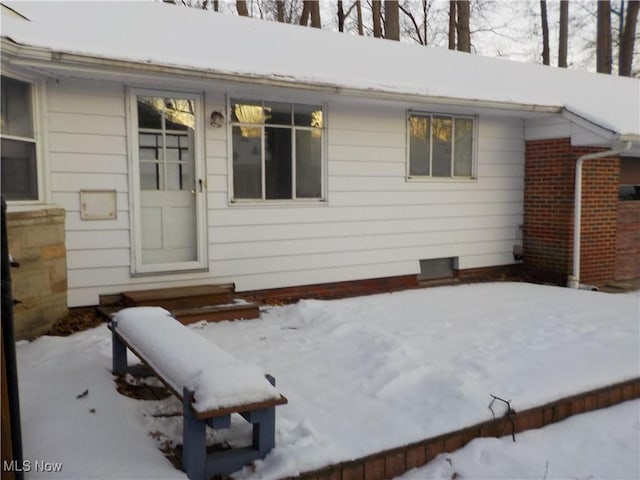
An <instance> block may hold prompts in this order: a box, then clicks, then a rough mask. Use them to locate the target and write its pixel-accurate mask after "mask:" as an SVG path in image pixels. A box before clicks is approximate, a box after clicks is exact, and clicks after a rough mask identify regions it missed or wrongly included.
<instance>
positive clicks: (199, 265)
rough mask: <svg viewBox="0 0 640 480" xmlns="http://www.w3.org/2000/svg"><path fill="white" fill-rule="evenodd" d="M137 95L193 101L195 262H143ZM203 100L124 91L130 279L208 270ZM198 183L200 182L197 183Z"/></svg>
mask: <svg viewBox="0 0 640 480" xmlns="http://www.w3.org/2000/svg"><path fill="white" fill-rule="evenodd" d="M138 96H155V97H167V98H186V99H189V100H194V102H195V111H196V112H195V132H194V173H195V179H196V182H197V183H199V185H201V186H202V188H201V189H200V188H196V189H195V192H196V193H195V199H196V202H195V208H196V214H195V218H196V242H197V245H196V260H195V261H188V262H174V263H161V264H147V265H145V264H143V263H142V235H141V228H142V227H141V225H142V219H141V193H140V162H139V158H138V110H137V97H138ZM203 106H204V98H203V95H202V94H201V93H193V92H181V91H173V90H155V89H142V88H127V89H126V111H127V116H126V119H127V150H128V152H127V153H128V168H129V212H130V218H129V232H130V242H131V243H130V245H131V249H130V250H131V260H130V270H131V275H132V276H138V275H148V274H170V273H189V272H196V271H200V272H201V271H207V270H208V260H207V198H206V197H207V182H206V169H205V152H204V126H205V122H204V120H203ZM200 180H201V183H200Z"/></svg>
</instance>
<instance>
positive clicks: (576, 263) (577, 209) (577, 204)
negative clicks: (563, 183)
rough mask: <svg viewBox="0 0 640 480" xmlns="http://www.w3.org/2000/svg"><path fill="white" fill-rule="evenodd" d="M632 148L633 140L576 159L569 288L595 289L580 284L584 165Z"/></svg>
mask: <svg viewBox="0 0 640 480" xmlns="http://www.w3.org/2000/svg"><path fill="white" fill-rule="evenodd" d="M630 148H631V142H626V143H625V144H624V145H623V146H621V147H617V148H612V149H610V150H605V151H604V152H597V153H589V154H587V155H582V156H581V157H578V159H577V160H576V178H575V188H574V197H573V205H574V208H573V271H572V274H571V275H570V276H569V279H568V281H567V287H569V288H585V289H587V290H594V289H596V288H595V287H592V286H590V285H581V284H580V240H581V232H580V227H581V222H582V166H583V164H584V162H586V161H587V160H596V159H598V158H604V157H612V156H615V155H618V154H620V153H622V152H626V151H627V150H629V149H630Z"/></svg>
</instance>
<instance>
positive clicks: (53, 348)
mask: <svg viewBox="0 0 640 480" xmlns="http://www.w3.org/2000/svg"><path fill="white" fill-rule="evenodd" d="M639 320H640V304H639V297H638V293H637V292H635V293H633V294H623V295H610V294H605V293H598V292H588V291H577V290H570V289H566V288H556V287H545V286H539V285H528V284H523V283H495V284H480V285H462V286H456V287H442V288H433V289H424V290H414V291H406V292H399V293H394V294H385V295H375V296H370V297H359V298H352V299H345V300H337V301H330V302H327V301H315V300H307V301H301V302H299V303H297V304H295V305H289V306H284V307H273V308H269V309H267V310H266V311H264V312H263V314H262V318H261V319H260V320H252V321H246V322H224V323H219V324H204V323H202V324H198V325H195V326H193V327H192V328H193V329H194V331H196V332H198V333H199V334H201V335H203V336H204V337H205V338H207V339H208V340H210V341H212V342H215V343H216V344H217V345H218V346H220V347H222V348H224V349H225V350H227V351H229V352H231V353H233V354H234V355H235V356H237V357H238V358H240V359H243V360H246V361H249V362H252V363H255V364H257V365H259V366H260V367H261V368H262V369H263V370H264V372H266V373H270V374H272V375H274V376H275V377H276V379H277V387H278V390H280V391H281V392H282V393H283V394H284V395H286V396H287V397H288V399H289V404H288V405H285V406H281V407H278V408H277V440H276V442H277V446H276V448H275V450H273V451H272V452H271V454H270V455H269V456H268V457H267V458H266V459H265V461H263V462H258V463H257V464H256V470H255V471H249V470H248V469H246V470H245V471H243V472H240V473H238V474H237V475H236V476H237V477H239V478H280V477H282V476H286V475H293V474H296V473H299V472H304V471H309V470H313V469H316V468H319V467H322V466H325V465H329V464H333V463H337V462H341V461H345V460H350V459H353V458H358V457H362V456H364V455H368V454H371V453H374V452H377V451H380V450H383V449H388V448H392V447H397V446H401V445H404V444H407V443H410V442H413V441H417V440H421V439H424V438H427V437H432V436H435V435H438V434H441V433H444V432H448V431H451V430H456V429H459V428H462V427H464V426H468V425H470V424H474V423H478V422H481V421H483V420H487V419H489V418H491V413H490V411H489V410H488V408H487V406H488V404H489V401H490V400H491V397H490V394H495V395H499V396H501V397H502V398H508V399H510V400H511V403H512V406H513V407H514V408H515V409H516V410H522V409H526V408H529V407H533V406H536V405H540V404H543V403H546V402H548V401H551V400H555V399H557V398H560V397H564V396H568V395H571V394H574V393H578V392H581V391H585V390H590V389H594V388H597V387H602V386H605V385H608V384H611V383H615V382H620V381H623V380H628V379H631V378H634V377H638V376H640V331H639V324H640V321H639ZM110 368H111V338H110V333H109V331H108V330H107V328H106V326H104V325H103V326H100V327H98V328H96V329H94V330H91V331H86V332H82V333H78V334H75V335H73V336H72V337H68V338H58V337H42V338H40V339H38V340H36V341H34V342H31V343H26V342H21V343H20V344H19V345H18V369H19V377H20V394H21V408H22V417H23V437H24V453H25V458H26V459H30V460H32V461H36V460H38V461H49V462H62V463H63V464H64V468H63V470H62V472H60V473H58V474H57V478H78V479H80V478H96V479H98V478H100V479H102V478H132V479H137V478H185V477H184V475H183V474H182V473H181V472H180V471H178V470H175V469H174V468H173V467H172V466H171V465H170V464H169V462H168V461H167V460H165V458H164V457H163V455H162V453H161V452H160V451H159V450H158V449H157V444H156V440H154V439H153V438H152V437H151V436H150V435H149V433H150V432H158V433H156V434H155V436H156V437H158V438H159V440H161V441H162V440H166V439H169V440H173V439H177V438H179V436H180V425H179V423H178V420H177V419H176V418H175V417H157V416H154V414H157V413H160V412H167V411H172V410H176V409H177V407H176V402H175V401H174V400H173V399H170V400H165V401H162V402H156V401H146V402H145V401H139V400H133V399H130V398H127V397H124V396H121V395H120V394H118V393H117V392H116V390H115V388H114V383H113V380H112V375H111V373H110ZM85 390H88V391H89V392H88V394H87V395H86V396H83V397H81V398H76V396H77V395H78V394H81V393H83V392H84V391H85ZM639 405H640V404H639V402H637V401H635V402H628V403H627V404H625V405H624V406H620V407H613V408H611V409H608V410H607V412H609V413H608V414H609V415H610V416H612V418H615V419H616V420H617V421H620V422H622V423H621V424H624V425H631V427H629V428H627V429H622V428H619V429H617V430H620V432H619V434H620V435H623V436H624V438H618V437H614V436H612V435H601V436H600V440H601V442H609V443H611V442H613V445H614V446H610V448H605V447H604V446H600V445H596V446H595V447H593V448H595V450H596V451H600V452H615V453H616V454H619V455H622V456H623V457H625V458H627V460H628V461H627V462H626V463H624V462H623V464H624V465H627V467H625V468H626V469H625V470H624V471H623V472H620V471H619V470H617V469H618V468H619V467H620V466H619V464H620V462H619V461H618V459H617V457H616V456H615V455H613V453H612V459H611V468H612V469H613V468H616V470H607V469H606V465H607V463H606V460H607V459H606V458H605V459H602V462H603V463H601V465H603V469H604V470H603V472H604V473H597V472H591V473H594V474H596V475H602V476H601V477H598V476H596V477H594V478H606V477H609V478H611V477H627V478H637V477H638V473H639V471H640V467H639V466H638V458H637V452H638V450H639V447H640V445H639V441H638V433H639V431H640V413H639V411H638V408H639ZM611 412H614V413H611ZM616 412H617V413H616ZM601 414H602V412H596V413H591V414H586V415H584V416H581V417H576V418H574V419H570V420H569V421H567V422H563V423H562V424H558V425H554V426H551V427H547V428H545V429H542V430H539V431H536V432H526V433H523V434H520V436H519V441H518V443H517V444H516V445H517V446H513V445H511V444H510V443H509V442H511V440H510V437H509V438H508V439H507V440H508V441H507V440H494V439H479V440H476V441H474V442H472V443H471V444H469V445H468V446H467V447H466V448H465V449H463V450H461V451H459V452H456V453H455V454H453V455H449V454H448V455H449V456H448V457H446V458H449V459H450V461H451V463H449V462H448V461H447V460H446V458H445V457H442V456H441V457H438V458H437V459H436V460H434V461H433V462H431V464H430V465H428V466H427V467H426V470H423V471H421V472H413V474H414V476H413V477H411V478H424V477H429V478H431V477H435V478H451V472H452V471H456V472H458V473H459V474H463V473H464V472H468V473H466V474H465V475H463V478H469V477H473V475H477V476H479V477H484V478H487V477H499V476H500V475H501V473H500V472H503V471H504V468H505V465H514V467H513V468H514V469H515V470H509V472H521V475H518V476H520V477H523V478H527V477H529V478H531V476H532V477H533V478H543V476H544V474H545V468H547V470H548V476H547V478H558V477H559V476H564V477H566V476H569V477H572V478H577V477H580V478H586V477H582V476H581V475H583V473H582V471H581V470H576V471H575V473H566V472H564V471H562V470H559V469H558V468H559V467H558V465H557V463H556V461H554V460H551V459H550V458H547V459H546V460H548V461H549V466H548V467H547V466H546V463H545V462H546V460H541V458H542V457H540V458H538V457H535V456H534V459H533V460H534V461H535V462H536V463H535V465H533V466H532V467H531V469H528V467H526V466H524V465H521V464H519V463H517V462H516V460H513V461H512V460H506V458H507V457H506V456H505V457H502V456H499V455H509V452H514V453H513V454H514V455H515V457H513V458H521V457H526V456H527V455H528V454H527V453H526V452H527V451H528V450H526V449H533V448H536V447H534V446H530V445H532V443H528V442H529V440H526V441H525V439H528V438H529V437H533V440H531V442H534V441H535V438H537V437H536V436H541V437H540V438H542V443H545V444H547V447H546V449H547V451H548V450H549V444H551V443H550V442H555V441H556V440H553V439H556V438H557V441H558V442H559V443H562V444H565V443H566V442H567V440H566V439H563V437H562V436H561V433H557V432H556V433H554V432H555V431H556V430H561V431H562V430H563V428H562V425H566V424H570V422H573V423H575V424H577V427H575V428H578V427H580V428H586V432H587V433H581V434H575V433H570V434H569V435H570V438H571V439H572V440H571V442H573V443H576V442H578V441H579V442H578V443H580V445H581V444H582V443H581V442H583V441H584V442H586V441H587V440H588V438H589V437H594V436H599V434H598V433H596V434H594V433H589V432H593V431H596V432H600V427H599V426H600V425H601V424H608V423H610V424H612V423H614V422H613V420H611V421H609V420H600V419H599V417H598V415H601ZM239 425H240V424H239ZM594 425H596V426H598V427H597V428H594V427H593V426H594ZM589 427H591V430H590V429H589ZM575 428H574V430H572V432H574V431H576V430H575ZM240 430H241V434H239V435H234V436H233V437H232V438H226V441H228V442H229V443H231V444H234V443H235V442H243V441H246V439H244V438H242V437H243V435H244V434H246V433H247V432H248V429H242V428H241V429H240ZM548 432H551V433H548ZM625 432H626V433H625ZM556 434H557V435H559V436H554V435H556ZM571 435H573V436H571ZM625 435H626V436H625ZM520 439H522V441H521V440H520ZM218 440H220V439H218ZM500 442H502V443H500ZM511 443H512V442H511ZM585 444H586V443H585ZM565 447H567V448H571V447H570V446H568V445H565ZM578 448H581V447H579V446H578V445H575V446H574V451H575V449H578ZM516 449H525V450H524V452H525V453H523V450H516ZM629 449H630V450H629ZM465 452H467V453H465ZM541 455H542V456H544V453H542V454H541ZM634 455H635V456H634ZM629 456H632V457H633V458H632V459H631V460H629ZM465 459H466V460H465ZM634 460H635V463H634ZM474 461H475V462H476V463H475V464H474V463H473V462H474ZM443 462H444V464H443ZM465 462H466V463H465ZM540 462H542V465H540ZM480 464H482V465H483V468H485V469H484V470H480V469H478V468H476V465H480ZM492 464H493V465H492ZM447 465H448V466H449V467H452V468H453V469H454V470H452V471H449V477H446V472H447V471H448V470H446V468H447ZM465 465H467V466H465ZM468 465H472V466H471V467H468ZM429 468H431V470H429ZM465 468H467V470H464V469H465ZM519 469H521V470H519ZM438 472H441V473H442V476H441V477H440V476H438V475H440V473H438ZM473 472H476V473H475V474H474V473H473ZM480 472H483V473H482V474H481V473H480ZM531 472H536V473H535V474H532V473H531ZM561 472H562V473H561ZM607 472H611V474H610V475H608V474H607ZM591 473H590V474H591ZM55 475H56V474H52V473H48V474H46V475H43V476H46V478H54V476H55ZM415 475H417V476H415ZM36 476H37V475H36V473H35V472H32V473H30V474H29V475H28V477H31V478H35V477H36ZM509 476H511V477H512V476H514V474H513V473H511V474H507V473H504V476H503V478H508V477H509ZM408 478H409V477H408Z"/></svg>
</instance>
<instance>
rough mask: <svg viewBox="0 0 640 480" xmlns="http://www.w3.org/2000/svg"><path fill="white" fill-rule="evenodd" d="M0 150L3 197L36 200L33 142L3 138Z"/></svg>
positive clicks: (36, 185) (35, 168) (36, 181)
mask: <svg viewBox="0 0 640 480" xmlns="http://www.w3.org/2000/svg"><path fill="white" fill-rule="evenodd" d="M0 151H1V155H0V157H1V159H0V165H1V168H0V170H1V171H0V175H2V194H3V195H4V197H5V198H6V199H7V200H37V199H38V174H37V162H36V145H35V143H31V142H23V141H19V140H9V139H6V138H3V139H2V143H0Z"/></svg>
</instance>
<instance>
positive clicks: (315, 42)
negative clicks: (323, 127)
mask: <svg viewBox="0 0 640 480" xmlns="http://www.w3.org/2000/svg"><path fill="white" fill-rule="evenodd" d="M4 3H5V5H7V6H9V7H10V8H12V9H13V10H15V11H16V12H18V13H20V14H21V15H23V16H24V17H26V18H28V19H29V20H28V21H27V20H24V19H21V18H19V17H17V16H15V15H7V14H4V12H5V9H4V8H3V16H2V36H3V37H5V38H7V39H9V40H10V41H11V42H13V43H14V44H18V45H22V46H27V47H34V48H35V49H36V50H35V51H36V52H37V53H39V54H40V60H41V61H47V62H64V55H70V54H74V55H80V56H84V57H87V58H92V59H103V60H111V61H112V60H117V61H120V62H128V63H129V68H143V66H147V67H148V66H150V65H152V66H154V67H165V68H167V69H182V70H192V71H196V72H203V73H207V74H219V75H223V76H229V78H244V79H256V80H260V81H263V82H265V81H266V82H270V81H272V82H278V83H280V84H290V85H303V86H313V87H328V88H335V89H336V91H338V92H341V91H342V92H352V93H354V92H357V93H359V94H366V95H371V96H382V95H407V96H414V97H415V96H418V97H424V98H425V99H427V98H433V99H449V100H451V101H453V102H455V101H461V102H462V101H467V102H468V101H473V102H477V103H478V104H481V103H483V102H490V103H492V104H494V106H495V105H504V106H507V105H512V106H513V105H515V106H516V107H517V108H522V109H523V110H532V109H535V108H536V107H558V108H566V109H567V110H569V111H571V112H573V113H574V114H577V115H579V116H581V117H584V118H585V119H587V120H589V121H591V122H594V123H596V124H597V125H599V126H600V127H603V128H605V129H608V130H611V131H612V132H614V133H616V134H618V135H620V136H623V137H631V138H632V139H633V140H636V141H637V140H638V139H640V81H639V80H637V79H630V78H622V77H616V76H610V75H602V74H594V73H588V72H581V71H574V70H567V69H559V68H553V67H545V66H542V65H533V64H524V63H518V62H512V61H507V60H502V59H493V58H487V57H482V56H479V55H470V54H467V53H461V52H455V51H450V50H446V49H442V48H431V47H423V46H418V45H407V44H402V43H399V42H393V41H385V40H379V39H373V38H364V37H358V36H355V35H349V34H341V33H337V32H330V31H326V30H318V29H313V28H305V27H300V26H296V25H285V24H278V23H275V22H268V21H260V20H256V19H251V18H243V17H236V16H232V15H227V14H219V13H214V12H210V11H203V10H199V9H192V8H185V7H180V6H174V5H167V4H163V3H159V2H71V1H69V2H4ZM32 53H33V54H34V55H35V53H34V52H32ZM47 53H48V54H49V56H48V57H46V55H45V56H44V57H43V54H47ZM23 54H26V51H25V52H23ZM76 61H77V58H76Z"/></svg>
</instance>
